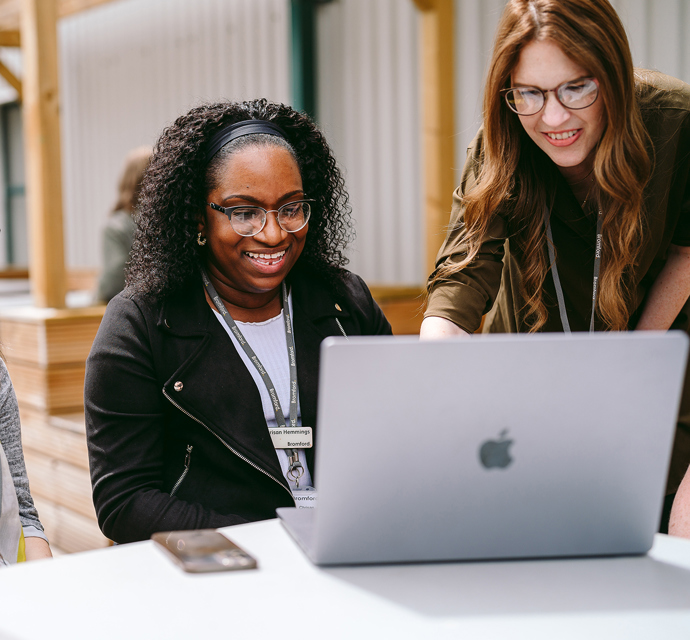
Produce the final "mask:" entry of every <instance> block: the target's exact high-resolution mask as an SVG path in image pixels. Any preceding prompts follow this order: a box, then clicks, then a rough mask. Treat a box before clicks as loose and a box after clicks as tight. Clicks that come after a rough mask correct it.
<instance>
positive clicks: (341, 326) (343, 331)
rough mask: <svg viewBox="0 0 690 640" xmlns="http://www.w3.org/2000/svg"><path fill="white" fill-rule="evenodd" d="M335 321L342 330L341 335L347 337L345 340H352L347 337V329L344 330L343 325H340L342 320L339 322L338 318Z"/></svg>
mask: <svg viewBox="0 0 690 640" xmlns="http://www.w3.org/2000/svg"><path fill="white" fill-rule="evenodd" d="M335 321H336V323H337V324H338V328H339V329H340V333H342V334H343V335H344V336H345V338H346V339H347V340H349V339H350V338H348V337H347V333H345V329H343V325H342V324H340V320H338V318H336V319H335Z"/></svg>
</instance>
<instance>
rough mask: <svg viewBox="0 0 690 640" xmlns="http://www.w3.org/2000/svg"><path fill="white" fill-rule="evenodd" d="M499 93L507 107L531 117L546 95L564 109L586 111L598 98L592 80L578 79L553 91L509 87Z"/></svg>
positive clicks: (539, 109)
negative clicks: (551, 94)
mask: <svg viewBox="0 0 690 640" xmlns="http://www.w3.org/2000/svg"><path fill="white" fill-rule="evenodd" d="M501 93H502V94H503V97H504V98H505V99H506V103H507V104H508V106H509V107H510V108H511V109H512V110H513V111H514V112H515V113H517V114H518V115H520V116H533V115H535V114H536V113H539V112H540V111H541V110H542V109H543V108H544V105H545V104H546V94H547V93H553V94H554V95H555V96H556V100H558V102H560V103H561V104H562V105H563V106H564V107H565V108H566V109H586V108H587V107H590V106H592V105H593V104H594V102H595V101H596V99H597V97H598V96H599V85H598V84H597V81H596V80H595V79H594V78H579V79H578V80H571V81H570V82H564V83H563V84H560V85H558V86H557V87H556V88H555V89H546V90H544V89H540V88H539V87H511V88H510V89H502V90H501Z"/></svg>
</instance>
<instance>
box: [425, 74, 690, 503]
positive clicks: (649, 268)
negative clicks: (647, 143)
mask: <svg viewBox="0 0 690 640" xmlns="http://www.w3.org/2000/svg"><path fill="white" fill-rule="evenodd" d="M637 77H638V82H637V94H638V100H639V105H640V109H641V113H642V118H643V121H644V124H645V127H646V129H647V131H648V133H649V135H650V138H651V142H652V146H653V158H652V161H653V171H652V176H651V179H650V181H649V183H648V184H647V186H646V188H645V191H644V199H645V220H644V224H645V239H644V244H643V247H642V250H641V253H640V256H639V261H638V264H637V265H636V266H635V268H634V270H633V273H632V276H631V287H632V291H633V296H634V312H633V314H632V316H631V318H630V322H629V328H630V329H634V328H635V326H636V324H637V322H638V320H639V316H640V313H641V311H642V309H643V308H644V303H645V298H646V296H647V294H648V292H649V289H650V287H651V285H652V283H653V282H654V280H655V279H656V277H657V275H658V274H659V272H660V271H661V269H662V267H663V266H664V264H665V261H666V257H667V255H668V250H669V245H670V244H676V245H681V246H690V85H687V84H685V83H684V82H681V81H679V80H676V79H674V78H671V77H669V76H666V75H664V74H661V73H658V72H652V71H638V73H637ZM609 117H611V116H609ZM481 158H482V131H481V130H480V131H479V133H478V135H477V137H476V138H475V139H474V141H473V143H472V145H471V146H470V148H469V149H468V158H467V162H466V163H465V167H464V170H463V174H462V181H461V184H460V186H459V187H458V189H457V190H456V192H455V194H454V197H453V210H452V213H451V220H450V231H449V233H448V236H447V237H446V240H445V242H444V244H443V246H442V247H441V250H440V251H439V254H438V257H437V261H436V265H437V267H438V266H439V265H441V264H442V263H444V262H446V261H459V260H460V259H462V257H463V256H464V255H465V252H466V246H465V245H464V244H463V241H462V238H461V234H460V230H459V226H460V223H461V222H462V218H463V214H464V209H463V205H462V200H461V199H462V196H463V194H465V193H468V192H469V191H470V190H471V189H472V188H473V187H474V185H475V184H476V180H477V176H478V173H479V168H480V166H481ZM551 164H553V163H551ZM552 169H553V170H552V171H551V172H550V174H549V175H548V176H546V179H547V180H549V181H550V183H551V185H552V188H553V198H554V200H553V206H552V208H551V227H552V231H553V237H554V245H555V247H556V255H557V263H558V273H559V276H560V280H561V285H562V287H563V293H564V298H565V306H566V310H567V313H568V320H569V322H570V326H571V328H572V330H573V331H587V330H588V329H589V321H590V315H591V309H592V302H591V301H592V285H593V273H594V246H595V238H596V216H595V215H589V216H588V215H585V214H584V213H583V211H582V208H581V206H580V203H579V202H577V200H576V199H575V196H574V195H573V193H572V191H571V189H570V188H569V187H568V185H567V183H566V182H565V180H564V178H563V177H562V175H561V173H560V171H558V170H557V168H556V166H555V165H553V166H552ZM542 214H543V212H541V211H536V212H535V215H539V216H541V215H542ZM509 235H510V234H509V225H508V223H507V221H506V219H505V218H504V217H501V216H499V215H495V216H494V217H493V219H492V221H491V225H490V228H489V232H488V234H487V236H486V238H485V240H484V242H483V243H482V246H481V248H480V251H479V253H478V255H477V257H476V258H475V260H474V261H473V262H472V263H471V264H470V265H468V267H466V268H465V269H463V270H462V271H461V272H459V273H457V274H455V275H454V276H453V277H452V279H451V280H450V281H446V282H442V283H438V284H436V285H435V286H434V287H433V288H432V290H431V291H430V294H429V301H428V306H427V309H426V313H425V316H438V317H441V318H446V319H447V320H450V321H451V322H453V323H455V324H456V325H458V326H459V327H461V328H462V329H464V330H465V331H468V332H470V333H471V332H474V331H476V330H477V329H478V328H479V326H480V323H481V320H482V316H483V315H484V314H487V316H486V319H485V323H484V327H483V330H484V331H486V332H502V333H506V332H508V333H514V332H526V331H527V330H528V327H527V325H526V323H525V321H524V313H523V308H524V300H523V299H522V297H521V295H520V268H519V261H520V260H519V258H520V256H519V255H516V251H515V248H512V250H511V242H510V237H509ZM544 251H546V244H545V245H544ZM543 296H544V302H545V304H546V307H547V311H548V319H547V321H546V324H545V325H544V327H543V328H542V329H541V330H542V331H562V330H563V327H562V324H561V319H560V314H559V311H558V303H557V299H556V294H555V289H554V285H553V278H552V276H551V273H550V272H549V274H548V275H547V278H546V281H545V284H544V292H543ZM595 328H596V329H603V328H604V326H603V324H602V323H601V321H600V320H599V319H598V318H595ZM672 328H676V329H683V330H685V331H690V304H688V303H686V305H685V307H684V308H683V310H682V311H681V313H680V314H679V315H678V317H677V318H676V320H675V322H674V323H673V327H672ZM685 389H686V392H685V394H684V402H683V406H682V407H681V423H682V425H683V426H684V433H679V434H678V436H677V441H676V451H674V464H673V465H672V467H673V468H672V474H671V477H670V479H669V488H670V489H671V490H673V491H675V488H676V487H677V485H678V483H679V482H680V479H681V478H682V475H683V473H684V472H685V469H686V468H687V467H688V463H689V462H690V380H687V379H686V387H685ZM678 438H680V439H682V440H683V441H684V442H683V443H679V440H678ZM680 449H682V450H683V451H684V453H683V454H682V455H680ZM679 455H680V457H679Z"/></svg>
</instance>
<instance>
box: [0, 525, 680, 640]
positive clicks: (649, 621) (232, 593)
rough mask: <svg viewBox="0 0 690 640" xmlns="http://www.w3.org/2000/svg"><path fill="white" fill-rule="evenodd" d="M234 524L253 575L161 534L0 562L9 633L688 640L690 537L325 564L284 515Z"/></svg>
mask: <svg viewBox="0 0 690 640" xmlns="http://www.w3.org/2000/svg"><path fill="white" fill-rule="evenodd" d="M225 532H226V533H227V534H228V535H229V536H230V537H231V538H232V539H233V540H235V541H236V542H237V543H238V544H240V545H241V546H243V547H245V548H246V549H247V550H248V551H249V552H250V553H252V554H253V555H254V556H255V557H256V558H257V559H258V560H259V564H260V568H259V570H257V571H240V572H235V573H220V574H204V575H189V574H185V573H183V572H182V571H181V570H180V569H178V568H177V567H176V566H175V565H173V563H172V562H171V561H170V560H168V558H167V557H166V556H165V555H164V554H163V552H162V551H160V550H158V549H157V548H156V547H155V546H154V544H153V543H152V542H141V543H137V544H131V545H121V546H117V547H111V548H109V549H101V550H98V551H90V552H86V553H81V554H74V555H70V556H63V557H60V558H56V559H55V560H48V561H40V562H34V563H28V564H24V565H18V566H15V567H12V568H9V569H5V570H2V571H0V638H2V639H3V640H4V639H12V640H18V639H20V638H27V639H28V638H42V639H45V640H53V639H60V638H70V639H81V638H84V639H86V638H88V639H89V640H94V639H98V640H107V639H110V638H112V639H117V640H129V639H138V638H146V639H149V638H166V639H174V638H184V639H185V640H192V639H196V638H204V637H208V638H211V637H214V638H242V639H244V638H285V639H286V640H287V639H290V640H292V639H294V640H304V639H309V638H324V639H326V640H330V639H333V638H348V639H350V638H377V639H378V638H381V639H388V638H392V639H396V640H397V639H404V638H414V639H415V640H426V639H436V638H454V639H455V638H482V639H492V638H500V639H502V640H505V639H508V638H510V639H511V640H513V639H517V638H525V639H529V640H536V639H539V638H555V639H558V640H564V639H565V640H567V639H569V638H573V639H575V638H577V639H578V640H582V639H583V638H587V639H588V640H591V639H595V638H607V640H608V639H611V640H616V639H618V638H625V639H626V640H628V639H635V638H644V639H648V638H690V541H688V540H681V539H677V538H670V537H668V536H662V535H658V536H657V537H656V539H655V544H654V548H653V549H652V551H651V553H650V555H649V556H648V557H642V558H612V559H605V560H563V561H560V560H559V561H528V562H525V561H521V562H487V563H484V562H482V563H476V562H475V563H443V564H427V565H395V566H383V567H347V568H333V569H319V568H316V567H314V566H313V565H312V564H311V563H310V562H309V561H308V560H307V559H306V557H305V556H304V555H303V554H302V553H301V551H300V550H299V548H298V547H297V546H296V545H295V543H294V542H293V541H292V539H291V538H290V537H289V536H288V535H287V534H286V533H285V531H284V530H283V529H282V527H281V525H280V523H279V522H278V521H277V520H270V521H267V522H260V523H254V524H248V525H242V526H238V527H232V528H229V529H227V530H225Z"/></svg>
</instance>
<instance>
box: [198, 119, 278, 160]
mask: <svg viewBox="0 0 690 640" xmlns="http://www.w3.org/2000/svg"><path fill="white" fill-rule="evenodd" d="M253 133H265V134H268V135H269V136H278V137H279V138H283V139H284V140H285V139H286V137H285V132H284V131H283V130H282V129H281V128H280V127H279V126H278V125H277V124H273V123H272V122H269V121H268V120H242V122H235V123H234V124H231V125H228V126H227V127H224V128H223V129H221V130H220V131H216V133H214V134H213V137H212V138H211V141H210V142H209V143H208V146H207V147H206V162H207V163H208V162H209V161H210V160H211V158H213V156H215V155H216V154H217V153H218V152H219V151H220V150H221V148H222V147H224V146H225V145H226V144H228V142H232V141H233V140H234V139H235V138H239V137H241V136H249V135H251V134H253Z"/></svg>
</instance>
